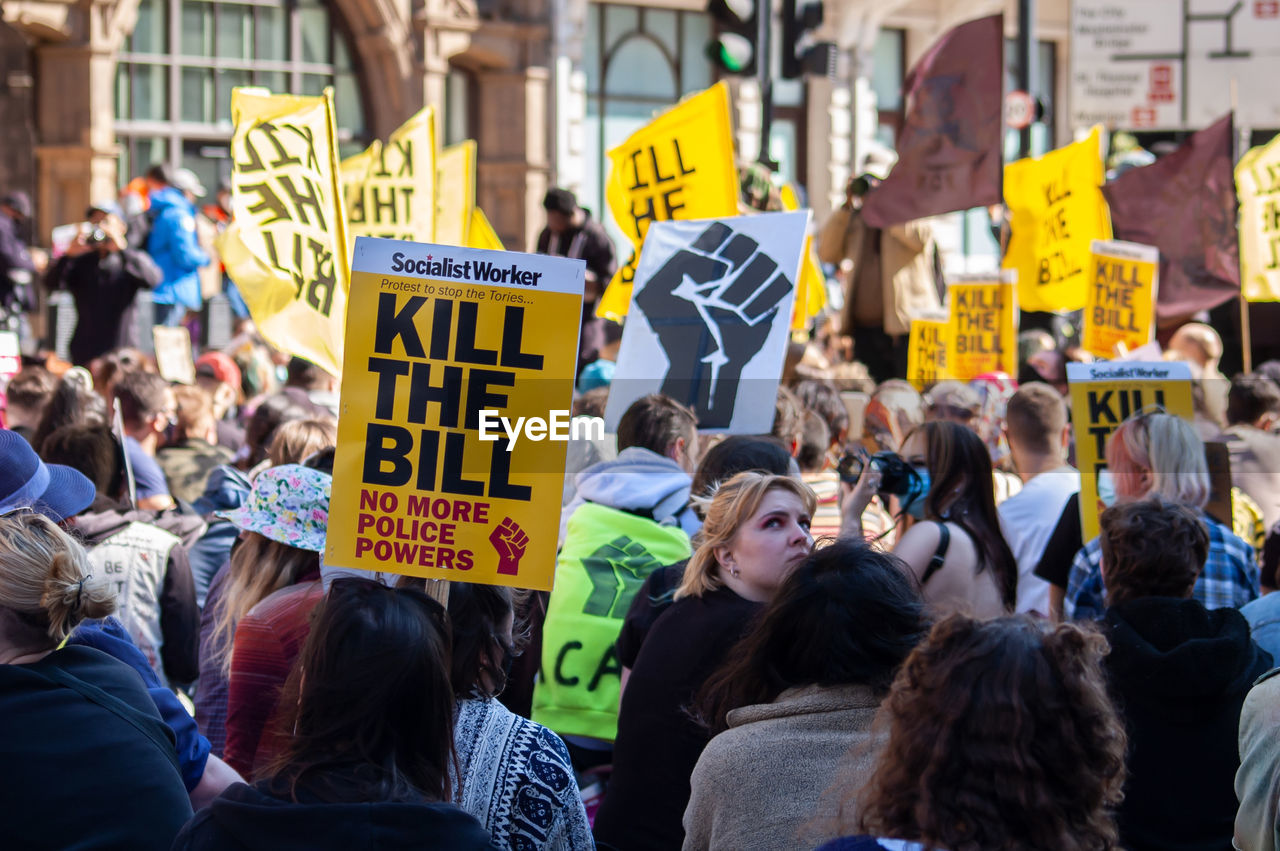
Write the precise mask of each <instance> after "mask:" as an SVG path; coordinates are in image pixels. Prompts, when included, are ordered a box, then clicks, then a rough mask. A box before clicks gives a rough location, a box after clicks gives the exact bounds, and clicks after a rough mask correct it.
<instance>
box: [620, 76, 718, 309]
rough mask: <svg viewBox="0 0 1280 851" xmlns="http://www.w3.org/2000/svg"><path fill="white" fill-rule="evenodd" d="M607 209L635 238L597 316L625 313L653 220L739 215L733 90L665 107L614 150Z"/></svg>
mask: <svg viewBox="0 0 1280 851" xmlns="http://www.w3.org/2000/svg"><path fill="white" fill-rule="evenodd" d="M609 160H610V161H611V162H612V164H613V168H612V169H611V170H610V172H609V180H608V182H607V183H606V185H605V197H606V198H607V199H608V202H609V209H610V210H612V211H613V217H614V219H615V220H616V221H617V222H618V225H619V227H621V228H622V232H623V233H624V234H626V236H627V239H629V240H630V241H631V245H632V253H631V258H630V259H629V260H627V262H626V263H625V264H624V265H623V266H622V267H621V268H620V269H618V272H617V274H615V275H614V276H613V281H612V282H610V284H609V288H608V289H607V290H606V291H605V294H604V297H603V298H601V299H600V306H599V307H598V308H597V309H596V315H597V316H604V317H607V318H610V319H620V318H621V317H623V316H625V315H626V313H627V309H628V308H629V307H630V305H631V284H632V281H633V280H634V279H635V271H636V261H637V259H638V256H639V252H640V244H641V243H642V242H643V241H644V235H645V233H646V232H648V229H649V225H650V223H652V222H664V221H670V220H673V219H680V220H687V219H714V218H716V217H719V216H736V215H737V214H738V170H737V168H736V166H735V165H734V161H733V128H732V125H731V124H730V122H729V89H728V87H727V86H726V85H725V84H724V83H717V84H715V85H714V86H712V87H711V88H709V89H707V90H706V91H703V92H700V93H699V94H696V95H693V96H692V97H689V98H687V99H686V100H684V101H683V102H681V103H680V104H679V105H677V106H675V107H674V108H672V109H670V110H668V111H667V112H664V113H663V114H662V115H660V116H658V117H657V118H655V119H654V120H653V121H652V122H650V123H649V124H647V125H645V126H644V127H642V128H641V129H639V130H637V131H636V132H635V133H633V134H632V135H631V138H629V139H627V141H625V142H623V143H622V144H621V145H619V146H618V147H616V148H614V149H613V150H612V151H610V152H609Z"/></svg>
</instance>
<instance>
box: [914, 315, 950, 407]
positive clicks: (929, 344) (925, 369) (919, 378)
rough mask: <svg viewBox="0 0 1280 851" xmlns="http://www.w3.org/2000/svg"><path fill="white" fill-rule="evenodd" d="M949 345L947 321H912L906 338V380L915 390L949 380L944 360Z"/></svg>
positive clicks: (948, 322) (945, 359)
mask: <svg viewBox="0 0 1280 851" xmlns="http://www.w3.org/2000/svg"><path fill="white" fill-rule="evenodd" d="M950 341H951V320H950V319H946V318H940V319H912V320H911V333H910V334H909V335H908V337H907V380H908V381H910V382H911V383H912V384H914V385H915V386H916V389H918V390H922V391H923V390H925V389H926V388H927V387H929V385H931V384H936V383H938V382H939V381H942V380H943V379H946V378H950V377H951V373H950V371H949V370H948V369H947V356H948V354H949V349H950Z"/></svg>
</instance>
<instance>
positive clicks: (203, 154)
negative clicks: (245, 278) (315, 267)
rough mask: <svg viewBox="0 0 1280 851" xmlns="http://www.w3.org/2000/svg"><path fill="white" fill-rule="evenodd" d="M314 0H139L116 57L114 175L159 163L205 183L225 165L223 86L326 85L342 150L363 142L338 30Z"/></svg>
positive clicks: (227, 101)
mask: <svg viewBox="0 0 1280 851" xmlns="http://www.w3.org/2000/svg"><path fill="white" fill-rule="evenodd" d="M337 24H338V22H337V21H336V20H335V19H334V16H333V14H332V12H331V11H330V8H329V5H328V4H326V3H324V2H322V0H286V1H285V2H281V0H238V2H229V0H139V3H138V19H137V25H136V26H135V27H134V29H133V32H132V33H131V34H130V35H129V37H128V38H127V39H126V41H125V44H124V46H123V48H122V50H121V51H120V53H119V55H118V57H117V65H116V85H115V130H116V138H117V141H118V142H119V144H120V169H119V181H120V183H121V184H123V183H125V182H127V181H128V180H129V179H130V178H131V177H135V176H137V175H139V174H141V173H142V172H144V171H145V170H146V169H147V168H148V167H149V166H150V165H152V164H154V163H157V162H169V163H172V164H173V165H174V166H175V167H176V166H181V167H185V168H189V169H191V170H192V171H194V172H195V173H196V174H197V175H198V176H199V177H200V179H201V182H203V183H204V184H205V186H207V187H208V188H209V190H210V191H211V192H212V191H213V188H214V187H215V186H216V185H217V184H218V181H219V180H222V179H225V178H226V177H228V176H229V174H230V169H231V161H230V158H229V150H228V146H229V142H230V139H231V131H232V126H231V89H232V88H234V87H235V86H250V85H252V86H263V87H265V88H268V89H270V90H271V91H273V92H277V93H290V94H300V95H318V94H320V93H321V92H322V91H323V90H324V88H325V86H333V87H334V98H335V103H336V109H337V124H338V138H339V143H340V147H341V153H342V155H343V156H346V155H347V154H350V153H354V152H356V151H358V150H361V149H362V148H363V147H364V146H365V145H366V144H367V138H366V132H365V119H364V112H363V108H362V98H361V92H360V85H359V82H358V79H357V71H356V67H355V63H354V61H353V58H352V55H351V50H350V47H349V45H348V42H347V38H346V35H345V33H343V32H342V30H341V29H340V27H339V26H338V25H337Z"/></svg>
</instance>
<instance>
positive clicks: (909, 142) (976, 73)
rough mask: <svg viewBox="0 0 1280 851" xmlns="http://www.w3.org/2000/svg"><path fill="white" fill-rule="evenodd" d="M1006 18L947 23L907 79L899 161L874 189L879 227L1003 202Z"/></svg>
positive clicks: (870, 208) (868, 204) (870, 216)
mask: <svg viewBox="0 0 1280 851" xmlns="http://www.w3.org/2000/svg"><path fill="white" fill-rule="evenodd" d="M1003 56H1004V18H1003V16H1002V15H992V16H991V17H989V18H979V19H978V20H976V21H970V22H968V23H966V24H961V25H960V26H958V27H955V28H954V29H952V30H950V31H948V32H947V33H946V35H944V36H943V37H942V38H940V39H939V40H938V41H937V43H935V44H934V45H933V47H931V48H929V52H927V53H926V54H925V55H924V56H922V57H921V58H920V61H919V62H917V63H916V64H915V66H914V67H912V69H911V71H910V73H908V74H907V79H906V81H905V83H904V85H903V88H904V90H905V92H906V103H907V109H906V117H905V119H904V122H903V126H902V132H901V133H899V134H898V143H897V149H898V162H897V164H896V165H894V167H893V171H892V172H890V173H889V176H888V177H887V178H886V179H885V181H884V182H883V183H882V184H880V186H879V187H877V188H876V189H875V190H874V191H872V192H871V194H870V195H868V196H867V198H866V200H865V201H864V203H863V206H862V217H863V219H864V220H865V221H866V223H867V224H869V225H871V226H872V227H879V228H882V227H887V226H888V225H894V224H898V223H900V222H908V221H911V220H913V219H922V218H925V217H927V216H936V215H939V214H941V213H950V212H953V211H955V210H967V209H969V208H971V207H985V206H989V205H991V204H999V203H1000V202H1001V200H1002V194H1001V189H1002V187H1001V176H1002V171H1003V162H1002V159H1001V142H1002V135H1003V132H1004V110H1003V90H1004V85H1003V70H1002V58H1003Z"/></svg>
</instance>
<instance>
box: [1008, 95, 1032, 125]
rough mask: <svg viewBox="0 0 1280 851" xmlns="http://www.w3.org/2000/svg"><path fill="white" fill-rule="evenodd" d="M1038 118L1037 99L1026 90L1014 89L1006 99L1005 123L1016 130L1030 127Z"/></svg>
mask: <svg viewBox="0 0 1280 851" xmlns="http://www.w3.org/2000/svg"><path fill="white" fill-rule="evenodd" d="M1035 118H1036V99H1035V98H1033V97H1032V96H1031V95H1029V94H1028V93H1026V92H1022V91H1012V92H1009V94H1008V95H1006V96H1005V99H1004V123H1005V124H1008V125H1009V126H1010V127H1012V128H1013V129H1014V130H1021V129H1023V128H1024V127H1030V126H1031V122H1032V121H1035Z"/></svg>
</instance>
